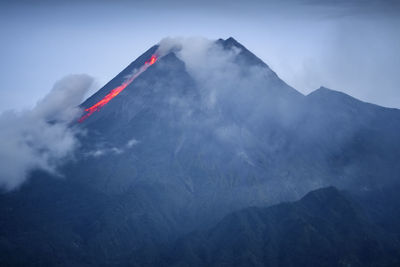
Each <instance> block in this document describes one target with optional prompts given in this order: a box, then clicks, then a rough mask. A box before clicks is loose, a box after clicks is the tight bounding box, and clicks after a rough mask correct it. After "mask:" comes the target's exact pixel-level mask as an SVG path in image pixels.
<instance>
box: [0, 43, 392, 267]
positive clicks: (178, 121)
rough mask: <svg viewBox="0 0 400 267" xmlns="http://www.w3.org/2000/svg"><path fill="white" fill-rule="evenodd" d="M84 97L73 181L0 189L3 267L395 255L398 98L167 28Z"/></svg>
mask: <svg viewBox="0 0 400 267" xmlns="http://www.w3.org/2000/svg"><path fill="white" fill-rule="evenodd" d="M81 108H82V109H83V110H84V111H85V112H84V113H83V114H82V117H81V119H80V120H79V122H76V123H75V124H74V125H72V126H71V127H78V128H79V129H81V130H82V131H84V132H85V133H86V134H85V135H81V136H80V137H79V140H80V144H81V146H80V147H79V149H78V150H77V151H76V153H75V154H76V155H75V159H74V160H71V161H67V162H64V163H63V164H62V165H61V166H60V170H59V172H60V173H62V174H63V176H64V178H62V179H59V178H54V177H51V176H52V175H50V174H48V173H46V172H44V171H41V170H37V171H34V172H32V173H31V174H30V176H31V177H30V179H29V182H28V183H26V184H24V185H23V186H22V187H21V188H19V189H17V190H15V191H12V192H6V193H4V194H2V195H0V200H1V202H0V210H1V213H0V214H1V215H0V216H1V218H0V229H1V230H0V250H1V251H3V252H4V253H1V254H2V255H0V265H4V266H6V265H27V264H28V265H31V266H44V265H47V266H49V265H51V266H296V265H299V264H300V265H302V266H341V265H346V264H350V265H351V266H366V265H369V264H370V265H371V266H372V265H374V266H376V265H382V266H383V265H391V264H392V265H396V264H398V263H399V259H400V250H399V248H400V245H399V243H400V241H399V236H400V228H399V225H400V224H397V222H400V217H399V215H395V216H389V215H388V214H394V213H396V212H392V211H400V209H399V205H398V203H399V199H398V197H397V194H395V193H393V188H397V187H396V186H397V184H398V183H399V179H400V164H399V158H400V139H399V135H398V133H399V132H400V111H399V110H397V109H389V108H384V107H380V106H377V105H373V104H369V103H364V102H362V101H359V100H357V99H355V98H353V97H351V96H348V95H346V94H343V93H341V92H337V91H333V90H330V89H327V88H324V87H321V88H319V89H318V90H316V91H314V92H312V93H311V94H309V95H303V94H301V93H300V92H298V91H296V90H295V89H294V88H292V87H291V86H289V85H288V84H286V83H285V82H284V81H283V80H281V79H280V78H279V77H278V75H277V74H276V73H275V72H274V71H273V70H271V68H270V67H269V66H268V65H267V64H265V63H264V62H263V61H262V60H260V59H259V58H258V57H257V56H255V55H254V54H252V53H251V52H250V51H249V50H247V49H246V48H245V47H244V46H243V45H242V44H240V43H238V42H237V41H236V40H235V39H233V38H228V39H226V40H223V39H219V40H217V41H207V40H202V39H164V40H162V41H161V42H160V43H159V44H158V45H155V46H153V47H151V48H150V49H149V50H147V51H146V52H145V53H144V54H143V55H142V56H140V57H139V58H137V59H136V60H135V61H134V62H132V63H131V64H130V65H129V66H128V67H126V68H125V69H124V70H123V71H122V72H121V73H119V74H118V75H117V76H115V77H114V78H113V79H112V80H111V81H110V82H108V83H107V84H106V85H105V86H104V87H103V88H101V89H100V90H99V91H97V92H96V93H95V94H94V95H92V96H91V97H90V98H88V99H87V100H86V101H85V102H83V103H82V104H81ZM332 186H334V187H336V188H339V190H338V189H336V188H334V187H332ZM320 188H324V189H320ZM317 189H319V190H317ZM314 190H316V191H314ZM310 191H312V192H311V193H309V192H310ZM307 193H308V194H307ZM304 195H306V197H304V198H301V197H303V196H304ZM300 198H301V200H299V201H296V200H298V199H300ZM371 199H375V200H377V201H376V202H374V205H370V202H369V201H371ZM287 201H296V202H290V203H287ZM281 202H285V203H284V204H279V203H281ZM271 205H274V206H271ZM268 206H271V207H268ZM255 207H257V208H255ZM267 207H268V208H267ZM396 214H400V212H399V213H396ZM345 232H346V233H348V234H344V233H345ZM32 244H34V245H32ZM343 244H346V245H343ZM342 245H343V246H342ZM328 252H329V253H328ZM366 254H368V255H370V258H367V260H366V258H365V255H366ZM309 258H312V260H307V259H309Z"/></svg>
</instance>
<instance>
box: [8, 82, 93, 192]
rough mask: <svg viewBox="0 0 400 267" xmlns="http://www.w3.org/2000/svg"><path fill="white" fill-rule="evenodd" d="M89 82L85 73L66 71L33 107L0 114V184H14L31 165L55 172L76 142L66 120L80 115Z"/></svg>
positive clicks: (17, 182) (21, 181)
mask: <svg viewBox="0 0 400 267" xmlns="http://www.w3.org/2000/svg"><path fill="white" fill-rule="evenodd" d="M92 84H93V79H92V78H91V77H90V76H88V75H84V74H82V75H70V76H67V77H65V78H63V79H61V80H60V81H58V82H57V83H56V84H55V85H54V87H53V89H52V90H51V91H50V92H49V93H48V94H47V95H46V96H45V97H44V98H43V99H42V100H40V101H39V102H38V103H37V104H36V106H35V107H34V108H33V109H31V110H24V111H14V110H11V111H6V112H3V113H1V114H0V187H2V188H5V189H6V190H12V189H15V188H17V187H18V186H20V185H21V184H22V183H23V182H24V181H25V180H26V179H27V177H28V176H29V172H30V171H32V170H34V169H42V170H45V171H48V172H51V173H53V174H57V171H56V169H57V166H58V164H59V163H60V161H61V160H63V159H65V158H68V157H70V156H72V154H73V151H74V149H75V148H77V147H78V146H79V142H78V139H77V136H76V135H77V134H78V131H77V130H76V129H75V128H73V127H71V126H70V123H71V122H72V121H73V120H76V119H77V117H78V116H79V115H80V113H81V111H80V108H78V105H79V104H80V103H81V101H82V100H83V98H84V96H85V94H86V93H87V91H88V89H89V88H90V87H91V85H92Z"/></svg>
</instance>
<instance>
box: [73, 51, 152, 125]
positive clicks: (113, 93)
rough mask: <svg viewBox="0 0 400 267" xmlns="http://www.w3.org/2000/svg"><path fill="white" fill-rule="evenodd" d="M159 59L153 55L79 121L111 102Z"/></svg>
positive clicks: (88, 109) (90, 108)
mask: <svg viewBox="0 0 400 267" xmlns="http://www.w3.org/2000/svg"><path fill="white" fill-rule="evenodd" d="M156 61H157V56H155V55H152V56H151V58H150V59H149V60H148V61H146V62H145V63H144V65H143V66H142V67H141V68H140V69H139V70H138V71H137V72H136V73H135V74H133V75H132V76H131V77H130V78H129V79H128V80H126V81H125V82H123V83H122V84H121V85H120V86H118V87H115V88H114V89H112V90H111V91H110V92H109V93H108V94H107V95H106V96H105V97H103V99H101V100H100V101H99V102H97V103H96V104H94V105H93V106H91V107H89V108H87V109H85V111H86V112H87V113H86V114H85V115H83V116H82V117H81V118H80V119H79V122H80V123H81V122H83V121H84V120H86V119H87V118H88V117H89V116H90V115H92V114H93V113H94V112H95V111H99V110H100V109H101V108H102V107H103V106H104V105H105V104H107V103H108V102H110V100H111V99H113V98H114V97H116V96H117V95H119V93H121V92H122V91H123V90H124V89H125V88H126V87H127V86H128V85H129V84H130V83H131V82H133V81H134V80H135V79H136V78H137V77H139V75H140V74H142V73H143V72H144V71H145V70H147V68H148V67H150V66H151V65H153V64H154V63H155V62H156Z"/></svg>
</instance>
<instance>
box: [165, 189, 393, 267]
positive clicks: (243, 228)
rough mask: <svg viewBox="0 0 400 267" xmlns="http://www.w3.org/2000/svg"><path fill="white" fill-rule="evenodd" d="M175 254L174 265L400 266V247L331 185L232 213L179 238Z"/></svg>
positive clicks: (357, 206)
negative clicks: (293, 199) (289, 199)
mask: <svg viewBox="0 0 400 267" xmlns="http://www.w3.org/2000/svg"><path fill="white" fill-rule="evenodd" d="M173 255H174V256H175V257H176V258H175V261H173V262H174V263H173V266H397V265H398V264H399V262H400V243H399V240H398V239H397V240H396V239H395V238H394V237H392V236H390V235H389V234H387V233H385V232H384V231H383V229H380V228H379V227H377V226H376V225H374V224H373V223H372V221H371V220H369V218H368V216H367V214H366V213H365V212H364V211H363V209H362V208H361V207H360V206H359V205H358V203H357V202H354V201H352V200H350V198H349V197H347V196H346V195H344V194H343V193H341V192H339V191H338V190H337V189H336V188H333V187H329V188H324V189H319V190H316V191H313V192H311V193H308V194H307V195H306V196H305V197H303V198H302V199H301V200H299V201H297V202H293V203H284V204H279V205H276V206H272V207H269V208H248V209H245V210H241V211H238V212H235V213H233V214H231V215H228V216H227V217H225V218H224V219H223V220H222V221H221V222H220V223H218V224H217V225H216V226H215V227H213V228H211V229H210V230H208V231H206V232H202V233H196V234H193V235H191V236H188V237H186V238H183V239H181V240H180V241H179V242H178V245H177V246H176V247H175V249H174V252H173Z"/></svg>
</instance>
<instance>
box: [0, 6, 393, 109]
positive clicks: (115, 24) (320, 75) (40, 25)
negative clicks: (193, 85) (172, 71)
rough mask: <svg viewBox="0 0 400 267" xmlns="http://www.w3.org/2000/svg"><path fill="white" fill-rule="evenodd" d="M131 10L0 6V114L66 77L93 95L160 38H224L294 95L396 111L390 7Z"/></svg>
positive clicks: (33, 98) (26, 102) (40, 94)
mask: <svg viewBox="0 0 400 267" xmlns="http://www.w3.org/2000/svg"><path fill="white" fill-rule="evenodd" d="M33 2H35V4H33ZM135 2H136V1H118V0H114V1H111V0H109V1H106V0H104V1H94V0H93V1H90V0H86V1H85V0H82V1H78V0H75V1H68V2H67V1H65V3H64V2H63V1H57V0H53V1H45V0H44V1H43V0H39V1H28V0H26V1H15V0H13V1H4V0H3V1H1V0H0V38H1V49H0V112H1V111H4V110H6V109H23V108H28V107H32V106H33V105H34V104H35V103H36V101H37V100H38V99H39V98H41V97H43V96H44V95H45V94H46V93H47V92H48V91H49V90H50V89H51V87H52V85H53V84H54V83H55V82H56V81H57V80H59V79H61V78H62V77H64V76H66V75H69V74H79V73H86V74H89V75H91V76H93V77H94V78H95V80H96V81H97V86H98V88H99V87H101V85H103V84H104V83H106V82H107V81H108V80H110V79H111V78H112V77H113V76H115V75H116V74H118V72H120V71H121V70H122V69H123V68H124V67H125V66H126V65H128V64H129V63H130V62H131V61H133V60H134V59H135V58H136V57H138V56H139V55H140V54H142V53H143V52H144V51H145V50H147V49H148V48H149V47H150V46H152V45H154V44H156V43H157V42H158V41H160V40H161V39H162V38H163V37H167V36H171V37H175V36H203V37H206V38H209V39H217V38H228V37H229V36H232V37H234V38H235V39H237V40H238V41H239V42H241V43H242V44H243V45H244V46H246V47H247V48H248V49H249V50H251V51H252V52H254V53H255V54H256V55H257V56H259V57H260V58H261V59H262V60H264V61H265V62H266V63H267V64H269V65H270V67H271V68H272V69H273V70H274V71H275V72H276V73H277V74H278V75H279V76H280V77H281V78H282V79H283V80H284V81H286V82H287V83H288V84H289V85H291V86H293V87H295V88H296V89H297V90H299V91H300V92H302V93H304V94H308V93H309V92H311V91H313V90H315V89H317V88H318V87H320V86H325V87H329V88H331V89H334V90H338V91H343V92H345V93H347V94H350V95H352V96H354V97H357V98H359V99H361V100H364V101H368V102H372V103H376V104H379V105H383V106H387V107H396V108H400V1H384V0H382V1H372V0H368V1H367V0H364V1H354V0H352V1H344V0H343V1H340V0H337V1H333V0H331V1H315V0H314V1H311V0H308V1H294V0H292V1H286V2H285V3H284V4H282V3H280V2H282V1H269V2H268V1H251V0H247V1H226V0H224V1H217V0H213V1H211V0H205V1H193V2H191V1H183V0H173V1H161V0H153V1H140V2H139V3H135ZM147 2H148V3H147ZM320 2H323V4H321V3H320Z"/></svg>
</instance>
